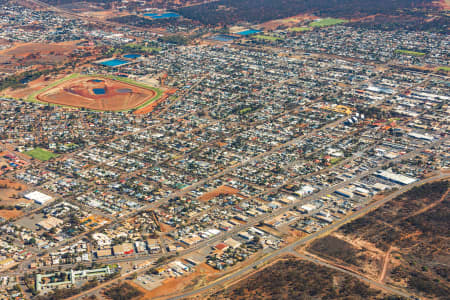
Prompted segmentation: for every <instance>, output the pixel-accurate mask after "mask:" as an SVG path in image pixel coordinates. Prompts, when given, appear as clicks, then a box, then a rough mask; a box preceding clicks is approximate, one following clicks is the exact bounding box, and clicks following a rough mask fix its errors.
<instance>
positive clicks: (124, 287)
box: [105, 282, 143, 300]
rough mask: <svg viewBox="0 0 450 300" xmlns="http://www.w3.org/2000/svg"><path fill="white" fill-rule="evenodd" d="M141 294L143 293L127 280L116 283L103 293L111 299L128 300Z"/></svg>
mask: <svg viewBox="0 0 450 300" xmlns="http://www.w3.org/2000/svg"><path fill="white" fill-rule="evenodd" d="M142 294H143V293H142V292H141V291H139V290H138V289H137V288H135V287H134V286H132V285H131V284H129V283H128V282H124V283H122V284H117V285H115V286H113V287H112V288H110V289H107V290H106V291H105V295H106V296H108V297H109V298H110V299H112V300H125V299H127V300H128V299H133V298H137V297H139V296H142Z"/></svg>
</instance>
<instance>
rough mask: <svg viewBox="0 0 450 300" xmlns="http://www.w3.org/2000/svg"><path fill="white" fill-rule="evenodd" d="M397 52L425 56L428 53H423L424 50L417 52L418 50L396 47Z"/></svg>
mask: <svg viewBox="0 0 450 300" xmlns="http://www.w3.org/2000/svg"><path fill="white" fill-rule="evenodd" d="M395 53H400V54H406V55H412V56H424V55H425V54H426V53H423V52H417V51H411V50H403V49H396V50H395Z"/></svg>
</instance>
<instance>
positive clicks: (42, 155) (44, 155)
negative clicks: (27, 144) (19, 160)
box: [25, 147, 58, 161]
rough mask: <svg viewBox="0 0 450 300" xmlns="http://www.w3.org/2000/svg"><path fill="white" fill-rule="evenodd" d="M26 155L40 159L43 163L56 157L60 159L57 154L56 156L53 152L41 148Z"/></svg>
mask: <svg viewBox="0 0 450 300" xmlns="http://www.w3.org/2000/svg"><path fill="white" fill-rule="evenodd" d="M25 154H27V155H29V156H31V157H32V158H35V159H39V160H41V161H47V160H49V159H52V158H54V157H58V155H57V154H55V153H53V152H51V151H48V150H45V149H42V148H39V147H37V148H34V149H33V150H30V151H27V152H25Z"/></svg>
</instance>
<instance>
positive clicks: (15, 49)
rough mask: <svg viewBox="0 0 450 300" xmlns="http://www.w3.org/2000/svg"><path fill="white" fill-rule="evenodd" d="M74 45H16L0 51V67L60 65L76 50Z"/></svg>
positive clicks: (73, 43) (72, 42) (73, 42)
mask: <svg viewBox="0 0 450 300" xmlns="http://www.w3.org/2000/svg"><path fill="white" fill-rule="evenodd" d="M76 43H77V41H70V42H63V43H52V44H47V43H18V44H15V45H13V46H12V47H11V48H8V49H5V50H2V51H0V66H2V65H4V66H14V65H34V64H47V63H61V62H62V61H64V60H66V59H67V58H68V56H69V54H71V53H72V52H73V50H75V49H76V48H77V45H76Z"/></svg>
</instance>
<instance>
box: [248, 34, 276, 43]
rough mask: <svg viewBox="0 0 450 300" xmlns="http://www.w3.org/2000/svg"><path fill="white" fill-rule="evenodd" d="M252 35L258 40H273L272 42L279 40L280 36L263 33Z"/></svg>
mask: <svg viewBox="0 0 450 300" xmlns="http://www.w3.org/2000/svg"><path fill="white" fill-rule="evenodd" d="M253 37H254V38H256V39H259V40H266V41H273V42H274V41H278V40H281V38H279V37H276V36H271V35H263V34H257V35H255V36H253Z"/></svg>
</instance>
